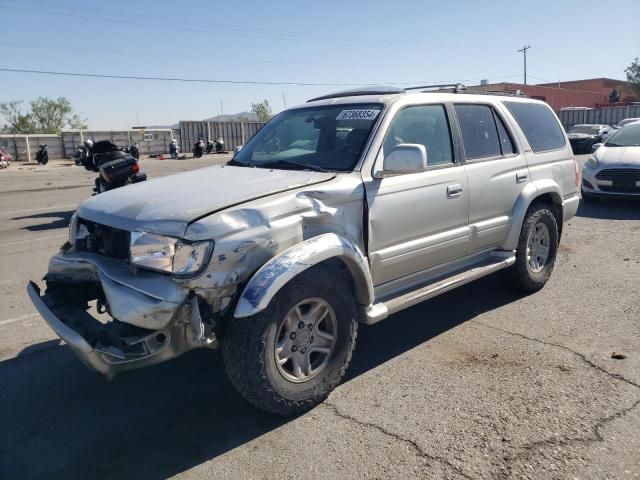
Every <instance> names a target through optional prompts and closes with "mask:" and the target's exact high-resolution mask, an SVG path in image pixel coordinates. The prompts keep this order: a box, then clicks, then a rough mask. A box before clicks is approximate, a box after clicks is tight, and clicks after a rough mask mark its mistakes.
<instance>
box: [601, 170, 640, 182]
mask: <svg viewBox="0 0 640 480" xmlns="http://www.w3.org/2000/svg"><path fill="white" fill-rule="evenodd" d="M596 178H597V179H598V180H611V181H614V182H615V181H616V180H623V181H628V182H630V183H631V182H634V183H635V182H638V181H640V168H609V169H606V170H602V171H600V172H598V174H597V175H596Z"/></svg>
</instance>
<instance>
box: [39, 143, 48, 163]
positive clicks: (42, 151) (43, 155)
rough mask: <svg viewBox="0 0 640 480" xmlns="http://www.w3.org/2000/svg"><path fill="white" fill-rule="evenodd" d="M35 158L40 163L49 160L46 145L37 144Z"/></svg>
mask: <svg viewBox="0 0 640 480" xmlns="http://www.w3.org/2000/svg"><path fill="white" fill-rule="evenodd" d="M36 160H37V162H38V163H40V164H42V165H46V164H47V162H48V161H49V152H47V146H46V145H38V153H36Z"/></svg>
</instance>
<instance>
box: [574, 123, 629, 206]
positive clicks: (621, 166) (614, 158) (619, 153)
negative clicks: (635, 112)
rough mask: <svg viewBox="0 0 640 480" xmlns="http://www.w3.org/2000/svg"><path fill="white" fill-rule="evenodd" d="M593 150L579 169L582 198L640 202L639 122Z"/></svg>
mask: <svg viewBox="0 0 640 480" xmlns="http://www.w3.org/2000/svg"><path fill="white" fill-rule="evenodd" d="M594 147H596V149H595V151H594V152H593V154H592V155H591V157H589V159H588V160H587V162H586V163H585V164H584V167H583V169H582V198H583V199H585V200H593V199H598V198H603V197H637V198H640V121H635V122H631V123H627V124H626V125H625V126H623V127H622V128H620V129H618V130H616V132H615V133H614V134H613V135H611V136H610V137H609V139H608V140H607V141H606V142H605V143H603V144H597V145H594Z"/></svg>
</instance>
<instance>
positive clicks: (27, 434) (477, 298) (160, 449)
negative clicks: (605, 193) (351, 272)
mask: <svg viewBox="0 0 640 480" xmlns="http://www.w3.org/2000/svg"><path fill="white" fill-rule="evenodd" d="M227 159H228V157H225V156H215V155H209V156H205V157H203V158H202V159H199V160H194V159H190V160H181V161H178V160H164V161H161V160H157V159H145V160H142V161H141V167H142V169H143V170H145V171H147V172H148V174H149V177H150V178H153V177H157V176H160V175H166V174H169V173H175V172H178V171H181V170H187V169H193V168H199V167H204V166H207V165H210V164H213V163H220V162H222V161H225V160H227ZM585 159H586V156H581V157H580V161H581V162H584V161H585ZM94 175H95V174H93V173H91V172H86V171H85V170H84V169H82V168H80V167H75V166H72V165H71V164H70V163H69V162H54V161H52V162H50V163H49V164H48V165H47V166H46V167H41V166H21V165H20V164H17V163H14V164H12V165H11V167H10V168H9V169H7V170H2V171H0V200H1V202H0V205H2V211H0V218H1V222H0V245H2V255H1V257H0V258H1V262H0V265H2V268H1V271H0V289H1V291H2V298H3V301H2V302H0V478H2V479H5V478H6V479H14V478H15V479H21V478H146V479H149V478H167V477H171V476H177V477H182V478H216V479H218V478H220V479H224V478H230V479H239V478H255V479H262V478H265V479H266V478H268V479H271V478H281V479H286V478H292V479H293V478H296V479H300V478H302V479H304V478H309V479H315V478H434V479H441V478H442V479H496V478H497V479H500V478H518V479H519V478H531V479H565V478H568V479H627V478H629V479H632V478H640V407H639V406H638V405H639V404H640V295H639V294H638V290H639V286H640V284H639V280H640V203H639V202H635V203H634V202H626V201H603V202H599V203H596V204H585V203H582V204H581V206H580V209H579V210H578V214H577V216H576V217H575V218H573V219H572V220H571V221H569V223H568V224H566V225H565V230H564V234H563V238H562V241H561V246H560V251H559V255H558V260H557V264H556V267H555V271H554V273H553V275H552V278H551V280H550V281H549V283H548V285H547V286H546V287H545V288H544V289H543V290H542V291H540V292H538V293H536V294H533V295H528V296H523V295H518V294H514V293H513V292H511V291H509V290H507V289H506V288H505V287H504V286H503V285H502V284H501V283H500V281H499V279H498V278H497V277H495V276H491V277H487V278H484V279H482V280H480V281H477V282H475V283H472V284H469V285H466V286H464V287H462V288H460V289H457V290H455V291H452V292H449V293H447V294H445V295H442V296H440V297H437V298H436V299H434V300H432V301H429V302H426V303H423V304H421V305H418V306H416V307H413V308H411V309H408V310H405V311H403V312H401V313H399V314H396V315H394V316H392V317H390V318H389V319H387V320H385V321H384V322H381V323H379V324H377V325H374V326H369V327H367V326H361V327H360V331H359V335H358V343H357V346H356V352H355V354H354V357H353V362H352V365H351V368H350V370H349V372H348V375H347V378H346V379H345V380H344V381H343V383H342V384H341V385H340V386H339V387H338V388H337V389H336V390H335V391H334V393H333V394H332V395H331V396H330V397H329V399H328V400H327V401H326V402H325V403H323V404H322V405H320V406H318V407H317V408H315V409H313V410H312V411H310V412H308V413H307V414H305V415H301V416H299V417H296V418H280V417H274V416H271V415H267V414H264V413H261V412H259V411H257V410H255V409H254V408H252V407H251V406H249V405H248V404H247V403H245V401H244V400H243V399H242V398H241V397H240V396H239V395H237V394H236V393H235V391H234V390H233V389H232V387H231V385H230V383H229V382H228V380H227V379H226V377H225V375H224V372H223V368H222V362H221V357H220V354H219V352H215V351H194V352H190V353H188V354H186V355H184V356H183V357H181V358H179V359H176V360H174V361H172V362H168V363H165V364H161V365H158V366H155V367H152V368H148V369H145V370H140V371H135V372H131V373H128V374H126V375H123V376H122V377H119V378H116V379H115V380H114V381H111V382H108V381H105V380H104V379H103V378H102V377H100V376H98V375H97V374H94V373H92V372H91V371H89V370H88V369H87V368H86V367H84V366H83V365H82V364H81V363H80V362H79V361H78V360H77V359H76V358H75V356H74V355H73V354H72V353H71V351H70V350H69V348H68V347H67V346H65V345H64V344H61V342H59V341H58V340H57V339H56V336H55V335H54V334H53V332H52V331H51V330H50V329H49V328H48V327H47V326H46V325H45V324H44V321H43V320H42V319H41V318H39V316H38V315H37V314H36V313H35V310H34V308H33V307H32V306H31V304H30V302H29V300H28V298H27V296H26V292H25V285H26V283H27V281H28V280H31V279H35V280H40V279H41V278H42V276H43V274H44V273H45V272H46V270H47V262H48V259H49V258H50V257H51V256H52V255H53V254H54V253H55V252H56V251H57V249H58V247H59V246H60V245H61V244H62V243H64V241H65V239H66V237H67V225H68V221H69V218H70V217H71V215H72V213H73V211H74V210H75V208H76V206H77V204H78V203H79V202H80V201H82V200H83V199H85V198H87V197H89V196H90V195H91V188H92V184H93V178H94ZM213 187H214V186H212V188H213Z"/></svg>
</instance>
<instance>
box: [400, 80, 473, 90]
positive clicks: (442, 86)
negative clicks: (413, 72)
mask: <svg viewBox="0 0 640 480" xmlns="http://www.w3.org/2000/svg"><path fill="white" fill-rule="evenodd" d="M434 88H437V89H440V90H443V89H445V88H453V93H463V92H464V91H465V90H466V89H467V87H466V86H465V85H463V84H462V83H460V82H458V83H441V84H439V85H422V86H420V87H409V88H405V90H421V91H423V92H424V91H427V90H431V89H434Z"/></svg>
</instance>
